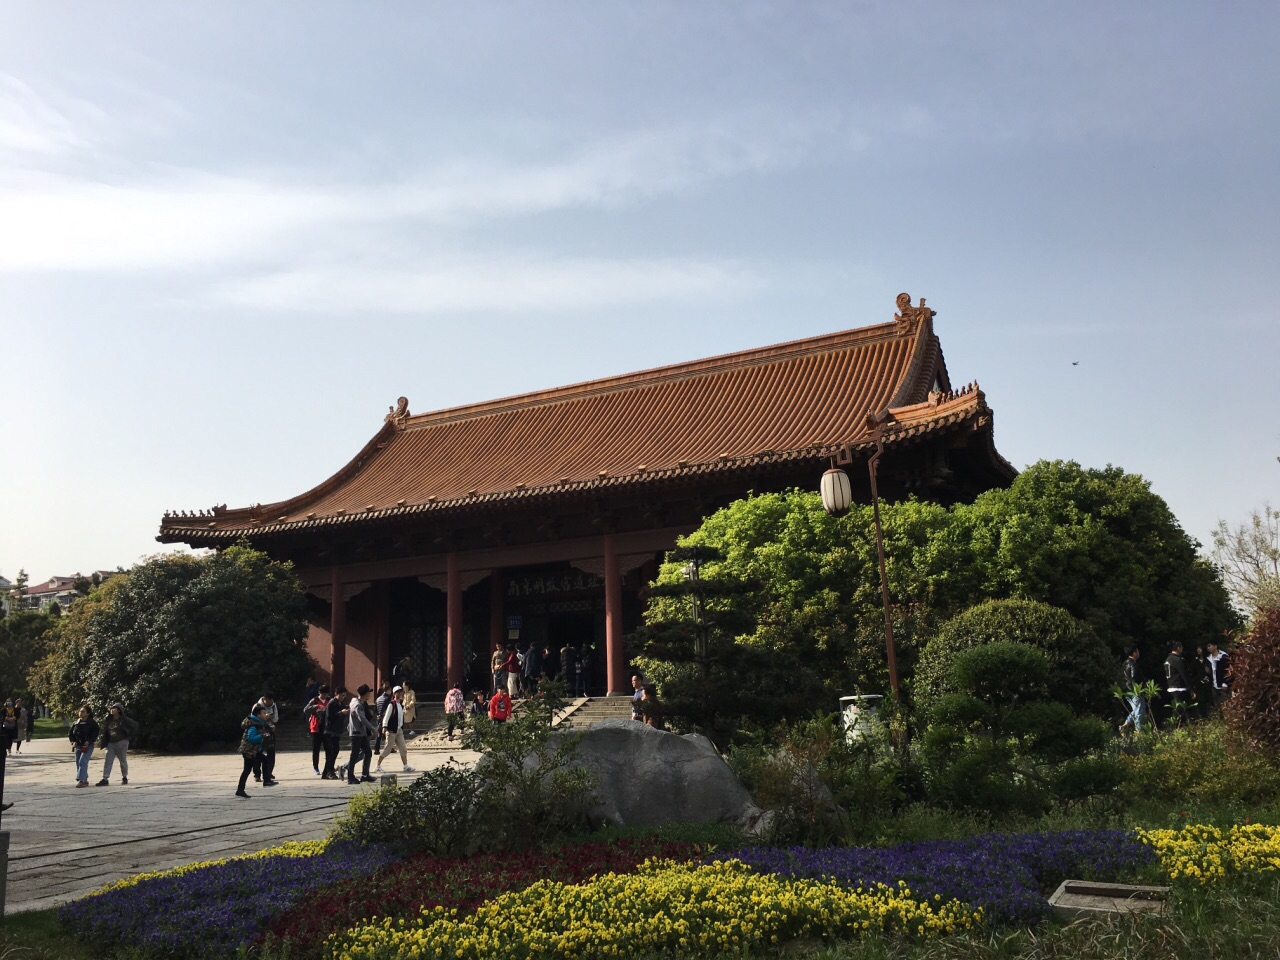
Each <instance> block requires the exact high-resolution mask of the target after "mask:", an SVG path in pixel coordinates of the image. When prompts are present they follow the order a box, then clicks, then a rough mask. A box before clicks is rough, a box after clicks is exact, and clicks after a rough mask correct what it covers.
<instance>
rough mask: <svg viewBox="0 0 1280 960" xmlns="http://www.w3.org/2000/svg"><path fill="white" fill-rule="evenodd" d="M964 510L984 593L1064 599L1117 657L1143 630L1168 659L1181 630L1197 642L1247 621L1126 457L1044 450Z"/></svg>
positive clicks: (1144, 638)
mask: <svg viewBox="0 0 1280 960" xmlns="http://www.w3.org/2000/svg"><path fill="white" fill-rule="evenodd" d="M956 514H957V519H958V521H959V522H960V523H961V525H962V526H966V527H967V528H968V529H969V530H970V533H971V537H972V540H973V551H974V557H975V560H976V561H977V563H978V564H979V566H980V568H981V571H982V587H981V591H982V595H984V596H987V597H993V598H1000V597H1024V598H1027V599H1033V600H1040V601H1043V602H1044V603H1048V604H1051V605H1053V606H1055V607H1061V608H1062V609H1064V610H1066V611H1068V612H1069V613H1070V614H1071V615H1072V616H1074V617H1076V618H1077V619H1079V620H1083V621H1084V622H1085V623H1087V624H1089V626H1091V627H1092V628H1093V630H1094V631H1095V632H1096V633H1097V634H1098V636H1099V637H1100V638H1101V639H1102V640H1103V642H1104V643H1105V644H1106V645H1107V646H1108V648H1109V649H1110V650H1111V651H1112V653H1113V654H1114V655H1115V656H1117V657H1118V656H1119V655H1120V653H1121V652H1122V651H1123V649H1124V646H1125V644H1126V643H1128V642H1131V641H1138V642H1140V643H1141V644H1142V646H1143V647H1144V653H1146V654H1154V653H1156V652H1159V654H1160V658H1161V659H1163V657H1164V654H1165V653H1166V652H1167V651H1168V650H1169V649H1170V648H1171V647H1172V645H1173V642H1174V641H1175V640H1181V641H1183V642H1184V643H1185V644H1186V645H1187V647H1188V649H1194V648H1195V645H1196V644H1197V643H1203V642H1204V641H1206V640H1211V639H1215V638H1217V637H1219V636H1221V633H1222V631H1223V630H1224V629H1227V628H1229V627H1231V626H1232V625H1234V624H1235V623H1236V622H1237V621H1238V617H1237V615H1236V613H1235V611H1234V610H1233V609H1232V608H1231V604H1230V601H1229V598H1228V596H1227V592H1226V589H1225V588H1224V587H1223V585H1222V582H1221V580H1220V578H1219V576H1218V573H1217V571H1216V570H1215V569H1214V568H1213V567H1212V565H1210V564H1209V563H1208V562H1207V561H1205V560H1204V559H1202V558H1200V557H1199V556H1197V554H1196V550H1197V548H1198V547H1199V544H1198V543H1196V542H1195V541H1194V540H1192V539H1191V538H1190V537H1188V536H1187V535H1186V533H1185V532H1184V531H1183V529H1182V527H1181V526H1179V524H1178V521H1177V519H1176V518H1175V517H1174V516H1173V513H1172V512H1171V511H1170V510H1169V506H1168V504H1166V503H1165V502H1164V500H1163V499H1162V498H1161V497H1159V496H1157V495H1156V494H1154V493H1152V492H1151V485H1150V483H1149V482H1148V481H1146V480H1145V479H1143V478H1142V477H1140V476H1138V475H1137V474H1131V473H1125V472H1124V471H1123V470H1122V469H1120V468H1119V467H1106V468H1105V469H1102V470H1087V469H1085V468H1083V467H1081V466H1080V465H1079V464H1078V463H1074V462H1069V461H1061V460H1056V461H1052V462H1050V461H1040V462H1039V463H1035V464H1032V465H1031V466H1030V467H1028V468H1027V469H1026V470H1024V471H1023V472H1022V473H1021V474H1020V475H1019V476H1018V478H1017V479H1016V480H1015V481H1014V482H1013V484H1012V486H1010V487H1009V489H1007V490H991V491H988V492H987V493H984V494H983V495H982V496H980V497H978V499H977V500H976V501H975V502H974V503H973V505H972V506H967V507H965V506H962V507H959V508H957V510H956Z"/></svg>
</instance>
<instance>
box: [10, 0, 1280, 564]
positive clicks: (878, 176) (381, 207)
mask: <svg viewBox="0 0 1280 960" xmlns="http://www.w3.org/2000/svg"><path fill="white" fill-rule="evenodd" d="M1277 48H1280V7H1277V6H1275V5H1273V4H1265V3H1242V4H1230V3H1226V4H1212V5H1210V4H1191V3H1178V2H1167V3H1161V4H1151V3H1115V2H1108V3H1087V2H1086V3H1073V4H1061V3H1036V2H1025V3H1012V2H1011V3H990V4H984V3H888V2H885V3H854V2H846V3H801V2H787V3H776V4H757V3H736V4H727V3H701V4H690V3H684V2H678V3H677V2H673V3H661V2H645V3H608V2H605V3H596V4H588V3H554V2H542V3H489V4H470V5H468V4H448V5H446V4H436V3H385V4H380V5H365V4H361V5H356V4H336V3H307V4H289V3H279V2H277V3H272V4H249V3H237V2H231V3H224V2H219V3H200V2H188V3H183V4H173V3H123V4H113V5H110V6H109V7H108V6H103V5H89V4H84V5H77V6H75V7H72V6H70V5H64V4H32V3H28V2H22V0H0V409H2V410H3V411H4V413H5V420H6V424H7V430H6V431H5V433H6V441H7V442H5V443H4V445H3V448H4V453H3V454H0V574H3V575H5V576H8V577H10V578H11V579H12V578H13V577H15V576H16V574H17V572H18V570H19V568H25V569H26V570H27V571H28V573H29V574H30V576H31V577H32V579H33V580H37V581H38V580H41V579H44V578H47V577H48V576H49V575H51V574H54V573H58V574H67V573H71V572H74V571H76V570H83V571H88V570H91V569H95V568H100V567H109V568H111V567H115V566H117V565H124V566H128V565H130V564H131V563H133V562H135V561H136V560H138V559H139V558H140V557H142V556H144V555H146V554H149V553H153V552H155V551H157V550H158V549H159V545H158V544H155V543H154V539H153V538H154V535H155V531H156V527H157V525H158V523H159V519H160V515H161V514H162V513H163V511H164V510H165V509H167V508H183V509H198V508H206V507H208V506H210V505H212V504H214V503H223V502H225V503H228V504H231V505H233V506H236V505H245V504H248V503H251V502H270V501H273V500H278V499H281V498H284V497H288V496H291V495H293V494H296V493H299V492H301V491H302V490H304V489H307V488H309V487H311V486H313V485H314V484H316V483H318V482H319V481H320V480H322V479H324V478H325V477H326V476H328V475H329V474H330V473H331V472H332V471H334V470H336V469H337V468H338V467H340V466H341V465H342V464H344V463H345V462H346V461H347V460H348V459H349V458H350V457H351V456H353V455H354V454H355V452H356V451H357V450H358V449H359V448H360V447H361V446H362V445H363V444H364V442H365V441H367V440H368V438H369V437H370V436H371V435H372V434H373V433H374V432H375V431H376V430H377V429H378V427H379V426H380V424H381V419H382V415H383V414H384V413H385V412H386V409H387V406H388V405H389V404H391V403H393V402H394V401H395V398H396V397H397V396H399V395H401V394H404V395H407V396H408V397H409V400H410V407H411V409H412V410H414V411H416V412H421V411H425V410H430V409H437V408H441V407H446V406H452V405H455V404H459V403H464V402H468V401H474V400H483V399H489V398H492V397H497V396H505V395H508V394H513V393H519V392H523V391H526V390H532V389H536V388H540V387H550V386H556V385H559V384H563V383H569V382H576V381H580V380H586V379H592V378H595V377H599V376H605V375H609V374H614V373H622V372H626V371H629V370H635V369H641V368H645V367H650V366H656V365H660V364H665V363H671V362H676V361H680V360H686V359H692V358H696V357H701V356H707V355H710V354H715V353H723V352H728V351H732V350H736V349H742V348H747V347H752V346H759V345H764V344H768V343H774V342H779V341H784V340H790V339H795V338H797V337H804V336H809V335H813V334H818V333H823V332H828V331H832V330H840V329H845V328H848V327H854V326H862V325H865V324H868V323H876V322H881V321H884V320H887V319H889V318H890V317H891V315H892V312H893V300H894V297H895V296H896V295H897V293H898V292H899V291H902V290H907V291H909V292H911V293H912V294H913V295H914V296H917V297H918V296H925V297H927V298H928V300H929V305H930V306H932V307H934V308H935V309H936V310H937V311H938V316H937V318H936V320H935V323H936V329H937V331H938V333H939V335H940V336H941V338H942V342H943V347H944V349H945V352H946V356H947V361H948V364H949V367H950V370H951V373H952V378H953V380H955V381H956V382H958V383H963V382H966V381H968V380H971V379H974V378H976V379H978V380H979V382H980V384H981V385H982V387H983V389H984V390H985V391H986V393H987V398H988V401H989V402H990V404H991V405H992V407H993V408H994V410H995V412H996V441H997V445H998V447H999V448H1000V450H1001V451H1002V452H1003V453H1004V455H1005V456H1006V457H1007V458H1008V459H1009V460H1011V461H1012V462H1013V463H1014V464H1015V465H1017V466H1022V465H1024V464H1026V463H1029V462H1032V461H1035V460H1037V459H1040V458H1046V457H1047V458H1069V459H1075V460H1079V461H1080V462H1082V463H1084V464H1085V465H1087V466H1099V467H1100V466H1104V465H1106V464H1108V463H1114V464H1118V465H1120V466H1123V467H1125V468H1126V469H1128V470H1132V471H1136V472H1139V473H1142V474H1143V475H1144V476H1146V477H1147V478H1149V479H1150V480H1151V482H1152V484H1153V487H1154V489H1155V490H1156V492H1158V493H1160V494H1161V495H1162V496H1164V497H1165V498H1166V499H1167V500H1168V501H1169V503H1170V504H1171V506H1172V507H1173V509H1174V511H1175V513H1176V514H1177V515H1178V517H1179V518H1180V519H1181V521H1182V523H1183V525H1184V526H1185V527H1186V529H1187V530H1188V531H1189V532H1190V533H1191V534H1192V535H1193V536H1195V537H1197V538H1199V539H1201V540H1203V541H1207V540H1208V538H1209V533H1210V531H1211V530H1212V528H1213V526H1214V524H1215V523H1216V522H1217V521H1218V519H1220V518H1221V519H1226V520H1228V521H1232V522H1237V521H1240V520H1243V519H1244V518H1245V516H1246V515H1247V513H1248V512H1249V510H1251V509H1253V508H1255V507H1259V506H1261V505H1262V504H1263V503H1264V502H1266V501H1268V500H1270V501H1271V502H1276V501H1280V490H1278V488H1280V462H1277V456H1280V416H1278V415H1277V413H1276V401H1275V387H1276V363H1277V358H1278V357H1280V316H1278V315H1277V313H1278V311H1277V304H1280V289H1278V288H1280V271H1277V268H1276V265H1277V263H1280V237H1278V232H1280V231H1278V227H1277V224H1278V222H1280V187H1278V185H1277V184H1278V178H1277V171H1280V149H1278V147H1280V122H1278V121H1280V116H1278V113H1280V110H1278V105H1280V71H1277V70H1276V69H1275V67H1274V52H1275V50H1276V49H1277ZM1073 361H1079V364H1078V366H1077V365H1073ZM815 480H816V478H815Z"/></svg>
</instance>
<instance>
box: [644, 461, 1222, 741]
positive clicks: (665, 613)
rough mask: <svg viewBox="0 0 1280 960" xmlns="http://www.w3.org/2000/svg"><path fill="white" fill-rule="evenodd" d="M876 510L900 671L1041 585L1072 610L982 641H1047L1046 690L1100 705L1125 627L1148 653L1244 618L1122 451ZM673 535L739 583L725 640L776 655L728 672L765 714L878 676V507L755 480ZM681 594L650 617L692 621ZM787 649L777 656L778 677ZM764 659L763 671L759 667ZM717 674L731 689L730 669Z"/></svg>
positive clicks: (880, 679)
mask: <svg viewBox="0 0 1280 960" xmlns="http://www.w3.org/2000/svg"><path fill="white" fill-rule="evenodd" d="M882 519H883V526H884V537H885V554H886V564H887V576H888V581H889V594H890V601H891V609H890V615H891V618H892V621H893V629H894V638H895V641H896V644H897V649H898V659H899V669H900V671H901V672H902V674H903V676H904V677H909V676H911V674H912V673H913V671H914V668H915V664H916V661H917V658H918V657H919V656H920V654H921V650H922V648H924V647H925V646H926V644H927V643H928V642H929V641H930V640H931V638H932V637H933V636H934V634H935V633H937V632H938V628H939V626H940V624H942V623H943V622H944V621H946V620H948V619H950V618H953V617H955V616H956V615H958V614H960V613H961V612H962V611H965V610H966V609H968V608H970V607H972V606H973V605H974V604H975V603H981V601H983V600H1006V601H1015V600H1016V601H1036V602H1038V603H1040V604H1046V605H1048V606H1049V607H1050V608H1057V609H1058V610H1059V611H1065V614H1064V613H1061V612H1059V613H1047V612H1045V610H1044V609H1043V608H1036V610H1038V611H1039V616H1038V617H1037V618H1032V620H1031V621H1030V622H1028V623H1025V624H1021V625H1018V624H1017V622H1016V621H1017V618H1016V617H1014V616H1013V615H1012V614H1011V615H1010V617H1009V618H1008V621H1009V622H1007V623H1006V624H1005V626H1007V627H1008V629H1007V630H1005V631H1004V632H1002V633H1000V634H995V633H989V634H988V635H986V636H982V637H976V639H975V642H985V641H988V640H991V639H1010V640H1023V641H1024V642H1030V643H1033V644H1034V645H1036V646H1040V647H1041V648H1042V649H1044V650H1045V651H1046V652H1047V653H1049V656H1050V665H1051V676H1050V682H1051V683H1053V684H1054V685H1055V686H1061V687H1062V689H1061V691H1060V692H1056V693H1055V696H1058V697H1059V698H1060V699H1062V700H1063V702H1066V703H1068V704H1069V705H1071V706H1072V707H1073V708H1075V709H1077V710H1081V709H1086V708H1090V709H1097V708H1099V707H1101V706H1103V705H1104V704H1105V698H1106V691H1107V687H1108V686H1109V684H1110V683H1111V681H1112V679H1113V673H1114V665H1115V663H1117V662H1118V660H1119V658H1120V654H1121V651H1122V650H1123V648H1124V646H1125V645H1126V644H1127V643H1129V642H1138V643H1140V644H1141V645H1142V647H1143V648H1144V654H1146V656H1147V658H1148V659H1149V660H1152V661H1153V662H1158V661H1159V660H1162V659H1163V657H1164V654H1165V653H1166V652H1167V651H1168V649H1169V648H1170V646H1171V644H1172V642H1173V641H1174V640H1181V641H1183V642H1184V643H1185V644H1186V645H1187V646H1188V648H1190V649H1193V648H1194V646H1195V644H1196V643H1198V642H1203V641H1205V640H1207V639H1211V638H1216V637H1220V636H1221V632H1222V631H1223V630H1225V629H1228V628H1231V627H1233V626H1234V625H1235V624H1236V623H1237V622H1238V616H1237V614H1236V613H1235V612H1234V611H1233V610H1232V608H1231V605H1230V602H1229V600H1228V597H1227V593H1226V590H1225V589H1224V588H1223V586H1222V583H1221V581H1220V580H1219V577H1218V574H1217V571H1216V570H1215V569H1214V568H1213V567H1212V566H1211V565H1209V564H1208V563H1207V562H1206V561H1204V560H1203V559H1201V558H1200V557H1198V556H1197V554H1196V549H1197V546H1198V545H1197V544H1196V543H1195V542H1194V541H1193V540H1191V539H1190V538H1189V537H1188V536H1187V535H1186V533H1185V532H1184V531H1183V530H1182V528H1181V527H1180V526H1179V525H1178V523H1177V520H1176V519H1175V518H1174V517H1173V515H1172V513H1171V512H1170V510H1169V508H1168V505H1167V504H1166V503H1165V502H1164V500H1162V499H1161V498H1160V497H1158V496H1157V495H1155V494H1154V493H1152V491H1151V489H1150V485H1149V484H1148V482H1147V481H1146V480H1144V479H1143V478H1142V477H1140V476H1137V475H1136V474H1128V473H1125V472H1124V471H1123V470H1121V469H1119V468H1117V467H1107V468H1106V469H1103V470H1087V469H1085V468H1083V467H1081V466H1080V465H1079V464H1076V463H1070V462H1063V461H1055V462H1047V461H1042V462H1040V463H1036V464H1033V465H1032V466H1030V467H1028V468H1027V469H1026V470H1025V471H1024V472H1023V473H1022V474H1021V475H1020V476H1019V477H1018V478H1017V479H1016V480H1015V481H1014V482H1013V484H1012V486H1011V487H1010V488H1009V489H1007V490H991V491H988V492H987V493H984V494H982V495H981V496H980V497H978V498H977V499H976V500H975V501H974V502H973V503H972V504H957V505H955V506H952V507H943V506H940V505H938V504H932V503H921V502H918V501H915V500H906V501H902V502H898V503H888V504H884V505H883V509H882ZM680 543H681V546H682V547H685V548H694V547H697V548H708V549H709V550H713V551H715V552H716V553H717V554H718V555H719V556H720V559H717V560H715V561H713V562H709V563H708V564H707V565H706V567H705V569H704V575H705V576H707V577H709V578H712V579H714V580H716V581H719V582H721V583H723V584H738V585H739V586H740V587H741V588H742V592H741V593H740V594H739V595H738V596H737V597H736V598H735V599H734V606H735V607H736V612H737V613H738V614H739V615H740V616H741V617H742V619H743V620H744V621H747V623H746V625H744V626H741V627H738V628H735V630H733V631H728V630H726V631H722V633H723V636H722V637H721V638H720V639H721V640H722V641H723V642H724V643H725V644H727V643H728V642H729V641H730V637H731V638H732V642H733V643H735V644H736V645H738V646H740V647H751V648H754V649H757V650H762V651H766V652H767V653H768V654H771V656H765V657H760V658H757V659H756V660H755V661H753V662H752V663H745V662H744V663H742V664H740V665H739V667H738V669H737V671H736V683H737V685H738V686H739V687H741V688H745V689H750V690H753V691H754V692H755V694H756V695H757V696H759V698H760V707H759V709H760V710H761V711H762V712H763V713H765V714H768V713H770V711H771V710H772V707H771V705H770V700H771V699H773V698H780V703H779V709H780V713H781V715H788V711H790V714H789V715H792V716H794V715H796V714H795V712H794V711H796V710H804V709H805V708H804V704H817V703H823V702H825V703H832V702H834V701H835V699H836V698H837V697H839V696H842V695H844V694H848V693H850V692H856V691H864V692H880V691H885V690H887V689H888V680H887V666H886V658H885V643H884V623H883V614H882V609H881V599H880V588H879V576H878V572H877V567H876V550H875V538H874V533H873V523H872V516H871V507H870V506H859V507H855V508H854V509H853V510H851V511H849V512H848V513H847V514H845V515H844V516H842V517H838V518H836V517H830V516H828V515H827V514H826V513H825V511H823V509H822V504H821V499H820V497H819V496H818V495H817V494H816V493H811V492H804V491H798V490H792V491H789V492H787V493H781V494H765V495H760V496H751V497H748V498H746V499H744V500H739V501H737V502H735V503H733V504H730V505H729V506H728V507H726V508H724V509H723V510H720V511H717V512H716V513H715V514H712V515H711V516H709V517H707V518H706V520H705V521H704V522H703V524H702V526H701V527H699V529H698V530H696V531H694V532H693V533H692V534H690V535H689V536H688V537H686V538H683V539H682V540H681V541H680ZM682 565H683V564H682V563H678V562H668V563H666V564H664V565H663V567H662V570H661V572H660V574H659V578H658V582H659V584H667V583H675V582H677V581H678V580H679V579H680V578H681V572H680V571H681V567H682ZM708 605H709V606H711V607H714V605H715V601H714V600H708ZM682 606H683V609H684V612H683V613H682V612H681V607H682ZM1010 609H1012V608H1010ZM687 611H688V601H687V598H681V597H678V596H671V595H667V594H666V593H664V592H662V591H659V592H658V594H657V595H655V596H654V597H652V599H651V600H650V603H649V606H648V609H647V611H646V619H647V622H649V623H671V622H676V621H679V620H680V619H682V618H683V619H684V620H686V621H687V620H688V619H689V617H688V612H687ZM995 616H996V615H995V613H992V617H993V618H994V617H995ZM1067 617H1070V618H1074V619H1073V620H1069V619H1067ZM1032 627H1034V628H1035V629H1034V630H1031V628H1032ZM1024 628H1025V629H1024ZM1028 631H1030V632H1028ZM722 649H724V647H723V646H722ZM1157 653H1158V654H1159V656H1158V657H1157V656H1156V654H1157ZM779 662H785V664H786V670H785V673H784V674H783V675H782V677H779V674H778V671H777V669H776V668H777V664H778V663H779ZM645 669H646V672H647V673H649V674H650V675H652V676H654V677H656V678H659V679H660V680H661V679H662V678H663V677H665V676H675V675H678V674H679V673H680V670H679V664H678V663H677V662H676V661H674V660H670V659H667V658H666V657H664V656H662V655H661V652H660V651H657V650H655V651H652V652H651V653H650V655H649V657H648V658H647V659H646V661H645ZM757 669H759V670H764V671H765V673H764V675H763V676H761V677H758V678H757V677H756V676H754V675H753V674H754V671H756V670H757ZM946 669H947V666H946V665H945V664H942V665H940V666H935V667H932V668H930V670H929V671H926V673H927V674H928V675H927V676H925V677H924V678H923V682H922V683H921V684H918V687H920V688H922V689H925V690H926V691H927V692H926V693H925V694H924V696H925V698H926V700H928V699H930V697H932V696H933V695H934V694H939V695H940V692H939V691H937V690H936V686H937V684H938V682H939V679H940V678H941V677H944V676H945V674H946ZM660 686H662V684H661V683H660ZM782 688H785V691H784V689H782ZM715 689H716V691H717V692H718V693H719V694H721V695H724V696H727V697H731V696H733V691H732V690H729V689H727V688H726V684H725V683H724V682H720V683H717V684H716V686H715ZM662 692H663V695H664V698H669V696H670V695H669V693H668V691H667V690H666V689H665V688H664V689H662ZM788 696H789V697H790V700H789V702H787V698H788ZM929 705H930V706H932V703H930V704H929ZM734 709H737V707H736V705H735V707H734ZM806 712H808V711H806Z"/></svg>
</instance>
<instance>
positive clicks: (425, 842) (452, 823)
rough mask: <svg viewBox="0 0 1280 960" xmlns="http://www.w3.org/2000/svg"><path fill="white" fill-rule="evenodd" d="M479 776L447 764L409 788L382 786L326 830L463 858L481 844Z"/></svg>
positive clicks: (362, 796)
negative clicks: (479, 839) (479, 833)
mask: <svg viewBox="0 0 1280 960" xmlns="http://www.w3.org/2000/svg"><path fill="white" fill-rule="evenodd" d="M480 792H481V777H480V775H479V774H477V773H476V772H475V771H474V770H468V769H466V768H465V767H462V766H459V765H457V764H452V763H451V764H447V765H445V766H442V767H436V768H435V769H434V770H428V771H427V772H426V773H424V774H422V775H420V776H419V777H417V779H415V780H414V781H413V782H412V783H410V784H409V785H408V786H403V785H401V784H399V783H395V784H385V785H383V786H381V787H379V788H378V789H377V790H375V791H373V792H372V793H363V794H357V795H356V796H355V797H352V799H351V802H350V803H349V804H348V805H347V810H346V812H345V813H344V814H343V815H342V816H340V817H339V818H338V820H337V821H336V822H335V823H334V825H333V827H332V829H331V830H330V833H329V835H330V838H331V839H333V840H335V841H348V842H354V843H389V844H394V845H395V846H396V847H397V848H399V849H402V850H406V851H409V852H420V851H422V852H427V853H433V854H435V855H437V856H442V857H446V856H461V855H463V854H466V853H470V852H471V851H473V850H475V849H476V848H477V847H478V846H479V842H478V837H477V834H478V832H479V831H478V829H477V828H478V822H479V819H480V814H481V808H480V805H479V804H478V802H477V800H478V797H479V796H480Z"/></svg>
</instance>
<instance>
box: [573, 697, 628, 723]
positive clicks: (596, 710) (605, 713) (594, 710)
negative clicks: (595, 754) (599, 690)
mask: <svg viewBox="0 0 1280 960" xmlns="http://www.w3.org/2000/svg"><path fill="white" fill-rule="evenodd" d="M614 718H618V719H623V720H630V719H631V698H630V697H580V698H578V699H577V700H575V701H574V702H573V703H572V704H570V705H569V707H568V708H567V709H566V710H565V712H564V715H563V716H562V717H561V718H560V720H559V722H557V724H556V726H558V727H572V728H573V729H574V730H585V729H586V728H587V727H590V726H592V725H593V724H596V723H599V722H600V721H601V720H612V719H614Z"/></svg>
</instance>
